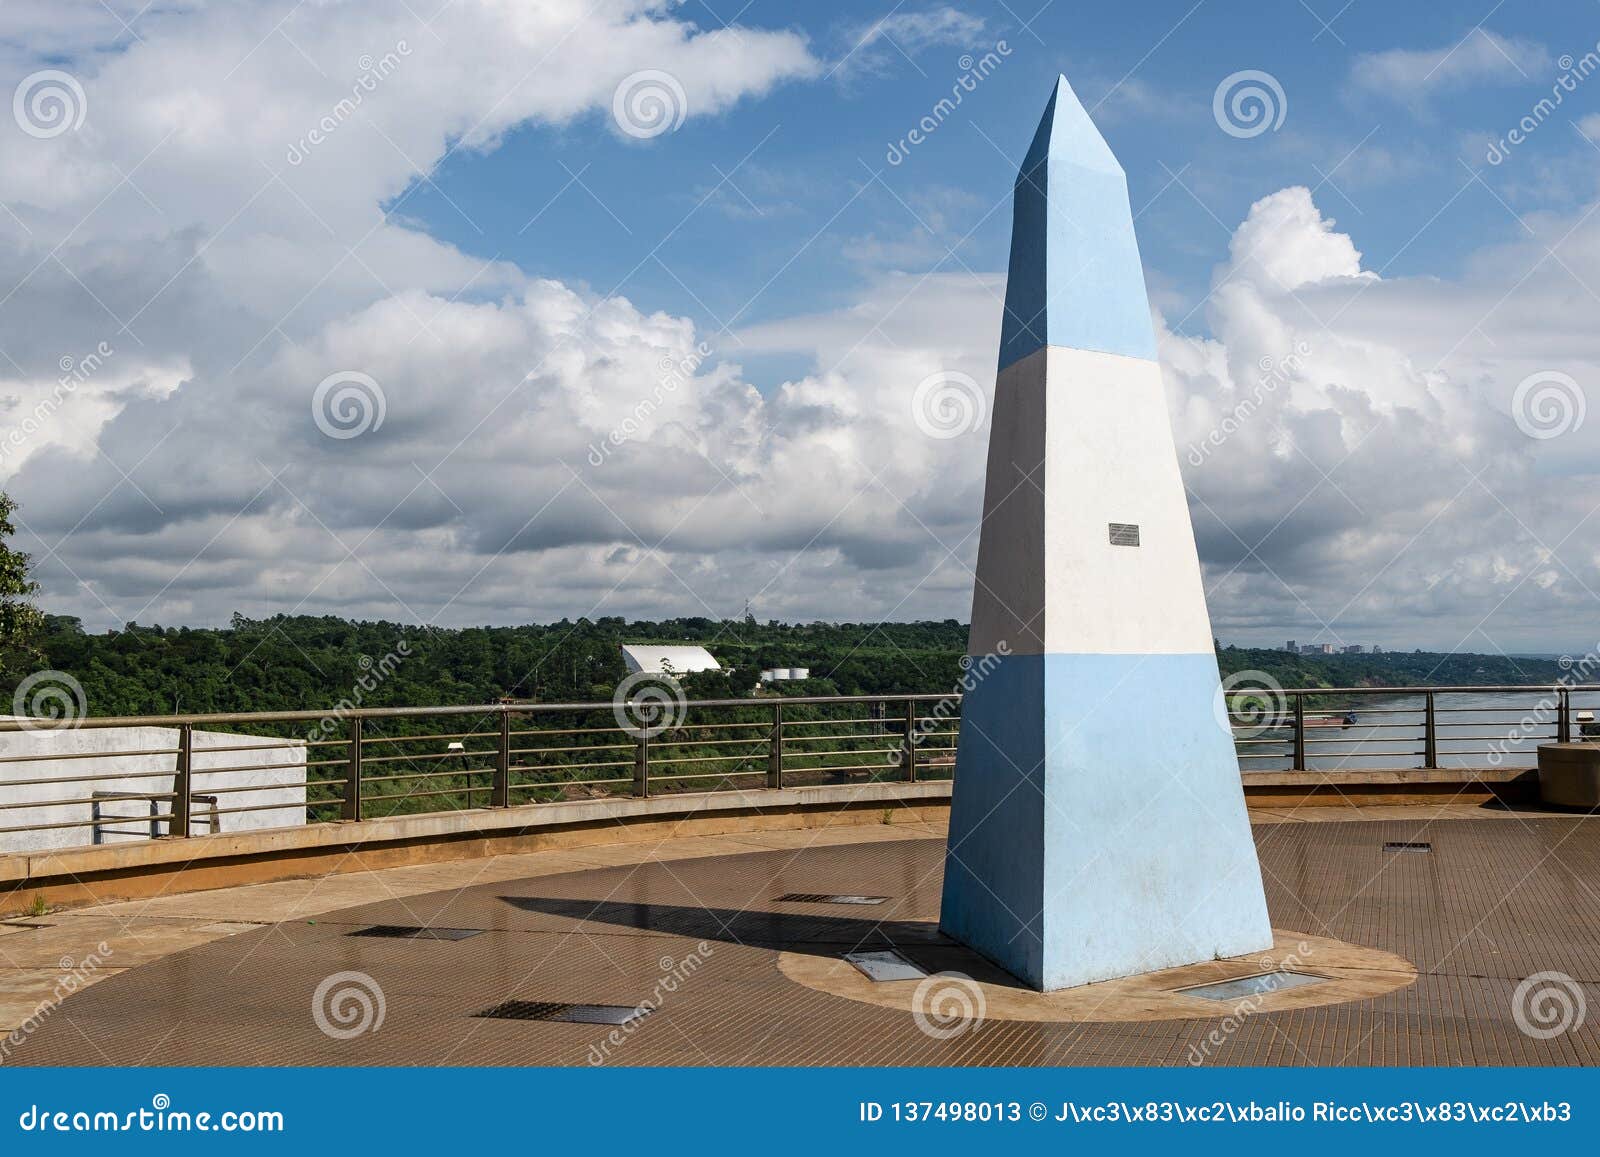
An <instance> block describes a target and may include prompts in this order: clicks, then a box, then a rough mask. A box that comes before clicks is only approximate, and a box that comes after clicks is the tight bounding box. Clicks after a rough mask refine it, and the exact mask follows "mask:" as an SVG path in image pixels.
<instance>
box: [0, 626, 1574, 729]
mask: <svg viewBox="0 0 1600 1157" xmlns="http://www.w3.org/2000/svg"><path fill="white" fill-rule="evenodd" d="M966 640H967V628H966V626H965V625H964V624H962V623H958V622H956V621H955V620H953V619H946V620H944V621H942V622H917V623H792V624H791V623H777V622H767V623H758V622H755V621H754V620H751V619H745V620H725V621H717V620H712V619H705V618H685V619H668V620H664V621H661V622H644V621H629V620H624V619H621V618H600V619H595V620H592V621H591V620H588V619H580V620H578V621H577V622H568V621H565V620H563V621H561V622H558V623H550V624H544V625H529V626H518V627H469V628H463V629H451V630H444V629H437V628H425V627H418V626H414V625H407V624H403V623H386V622H351V621H348V620H345V619H339V618H332V617H321V618H319V617H313V616H297V617H287V616H280V617H277V618H271V619H261V620H252V619H245V618H243V617H240V616H235V617H234V620H233V623H232V625H231V626H230V627H229V628H226V629H221V630H215V629H193V628H188V627H174V628H164V627H160V626H140V625H136V624H132V623H130V624H128V625H127V626H126V627H125V628H124V629H122V630H119V631H108V632H106V633H104V634H88V633H86V632H85V631H84V630H83V628H82V626H81V625H80V623H79V622H78V620H76V619H73V618H68V617H65V616H59V615H51V616H46V617H45V622H44V627H43V631H42V632H41V634H40V637H39V641H38V649H39V651H40V655H39V657H38V666H39V667H41V668H49V669H53V670H57V671H63V672H65V673H67V674H69V675H71V676H72V677H73V678H75V679H76V680H77V681H78V682H79V683H80V684H81V685H82V687H83V689H84V698H85V700H86V707H87V709H88V712H89V713H90V714H93V715H170V714H173V713H175V712H182V713H185V714H189V713H198V712H217V711H286V710H322V709H325V708H332V707H334V706H336V705H338V704H340V703H345V704H346V705H359V706H367V707H375V706H418V705H428V704H440V705H460V704H474V703H492V702H495V701H497V700H499V699H501V698H503V697H509V698H513V699H530V700H535V701H542V702H574V701H597V702H598V701H605V700H608V699H610V697H611V693H612V690H613V689H614V688H615V686H616V684H617V682H618V681H619V680H620V679H621V678H622V677H623V673H624V669H623V664H622V658H621V655H620V653H619V650H618V645H619V644H620V643H623V642H656V643H669V642H684V643H698V644H701V645H703V646H706V647H707V648H708V649H710V651H711V652H712V654H713V655H715V656H716V658H717V659H718V661H719V662H721V663H722V664H723V666H724V667H727V668H731V669H732V673H731V674H730V675H727V676H723V675H715V674H712V675H701V676H696V677H692V678H690V679H687V680H685V683H686V684H687V690H688V691H689V693H690V694H691V695H693V696H697V697H728V696H730V695H739V696H742V695H745V694H748V693H749V692H750V690H751V689H752V688H753V687H754V685H755V682H756V676H757V672H759V671H760V670H761V669H763V668H768V667H809V668H810V669H811V673H812V675H813V678H811V679H809V680H806V681H805V682H803V683H790V684H782V685H778V686H780V687H781V689H782V690H783V691H784V692H786V693H788V694H812V695H826V694H843V695H874V694H893V693H896V692H925V693H926V692H943V691H947V690H949V689H951V688H953V687H955V686H956V684H957V682H958V681H959V679H960V677H961V666H960V659H961V656H962V654H963V652H964V651H965V649H966ZM1218 660H1219V663H1220V665H1221V668H1222V672H1223V674H1224V675H1226V674H1230V673H1232V672H1235V671H1245V670H1252V671H1264V672H1266V673H1267V674H1268V675H1270V676H1272V677H1273V678H1274V679H1276V680H1277V681H1278V682H1279V683H1280V684H1281V685H1283V686H1285V687H1336V686H1375V687H1381V686H1405V685H1452V684H1454V685H1460V684H1491V683H1517V684H1530V683H1534V684H1537V683H1542V684H1549V683H1554V682H1556V681H1557V680H1558V679H1560V678H1562V677H1563V675H1565V674H1566V671H1565V670H1564V669H1563V668H1562V667H1561V666H1560V665H1559V664H1558V663H1557V662H1556V661H1554V660H1550V659H1524V658H1506V657H1501V656H1491V655H1460V654H1457V655H1446V654H1430V653H1424V652H1405V653H1401V652H1393V653H1386V654H1381V655H1292V654H1290V653H1288V652H1286V651H1272V650H1255V649H1247V648H1236V647H1223V648H1221V649H1220V650H1219V651H1218ZM27 673H28V672H27V671H26V670H25V669H20V668H16V669H12V670H9V671H7V672H6V674H5V678H6V679H8V680H9V683H8V684H7V686H6V687H5V688H4V690H5V691H6V692H8V693H9V692H11V691H13V690H14V689H15V686H16V684H17V682H18V681H19V680H20V679H21V678H22V677H23V676H25V675H26V674H27ZM367 685H370V686H367ZM352 701H353V702H352Z"/></svg>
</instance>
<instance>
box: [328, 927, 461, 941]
mask: <svg viewBox="0 0 1600 1157" xmlns="http://www.w3.org/2000/svg"><path fill="white" fill-rule="evenodd" d="M482 931H483V929H482V928H423V927H420V926H417V925H414V924H374V925H373V926H372V927H371V928H361V929H359V930H357V931H355V932H352V933H350V935H351V936H380V937H383V938H384V939H388V940H466V939H468V938H469V937H472V936H476V935H478V934H479V933H480V932H482Z"/></svg>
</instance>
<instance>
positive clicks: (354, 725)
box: [340, 715, 361, 820]
mask: <svg viewBox="0 0 1600 1157" xmlns="http://www.w3.org/2000/svg"><path fill="white" fill-rule="evenodd" d="M349 747H350V753H349V754H350V758H349V759H348V760H346V762H345V766H344V810H343V811H342V812H341V813H340V814H341V815H342V816H343V817H344V818H345V819H347V820H358V819H360V818H361V716H359V715H352V716H351V717H350V743H349Z"/></svg>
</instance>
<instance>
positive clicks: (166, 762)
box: [0, 727, 306, 854]
mask: <svg viewBox="0 0 1600 1157" xmlns="http://www.w3.org/2000/svg"><path fill="white" fill-rule="evenodd" d="M246 744H252V745H253V744H270V746H263V747H260V748H257V749H256V750H252V751H216V750H213V749H214V748H217V747H231V746H235V745H246ZM177 746H178V729H177V728H176V727H105V728H60V729H53V730H50V729H41V730H37V731H13V732H4V733H0V760H3V762H0V828H10V827H18V826H21V825H24V824H26V825H31V826H35V827H38V826H42V825H51V824H67V825H69V826H67V827H55V828H50V829H48V830H45V831H30V832H5V833H0V854H4V853H10V852H39V851H49V850H52V849H56V848H73V847H81V846H85V845H92V844H95V843H100V844H126V843H135V842H139V841H148V840H149V839H150V831H151V821H150V818H149V815H150V804H149V801H148V800H146V799H142V798H139V799H103V800H101V801H100V805H99V810H100V816H101V818H100V822H99V823H98V824H96V821H95V804H94V803H93V802H82V803H49V802H48V801H61V800H84V801H89V800H91V799H92V797H93V796H94V795H95V793H97V792H103V793H127V794H131V795H138V796H150V795H164V794H167V793H170V792H171V791H172V785H173V776H174V770H175V767H176V763H177V757H176V756H175V755H173V754H165V755H162V754H152V755H128V754H118V753H119V752H136V751H139V752H161V751H166V752H172V751H175V750H176V749H177ZM80 755H82V756H85V758H70V757H72V756H80ZM18 757H23V758H18ZM280 765H281V766H280ZM228 767H235V768H241V769H242V770H238V771H218V770H211V769H216V768H228ZM147 774H149V775H151V778H140V777H142V776H144V775H147ZM86 776H92V777H93V778H92V779H81V780H80V777H86ZM69 779H70V780H80V781H79V782H63V781H66V780H69ZM20 780H46V781H48V782H45V783H36V784H23V783H20V782H18V781H20ZM247 785H248V786H251V787H252V788H254V789H255V790H250V791H230V792H227V793H224V794H220V795H218V796H217V798H216V804H215V807H217V808H220V809H223V810H224V811H226V809H229V808H241V807H261V806H262V805H270V806H267V807H265V808H264V809H263V810H261V811H248V812H239V813H236V814H224V815H212V814H211V812H212V806H213V805H211V804H209V803H204V802H201V801H200V800H198V799H197V800H196V801H195V802H194V806H193V812H192V820H191V824H190V830H191V832H192V833H193V834H195V835H202V834H206V833H209V832H213V831H222V832H242V831H256V830H260V829H262V828H278V827H286V826H291V825H297V824H303V823H305V819H306V746H305V744H304V743H303V742H302V741H300V740H297V739H272V738H269V737H262V736H254V735H236V734H232V733H229V732H224V731H196V732H194V735H193V763H192V783H191V786H190V791H191V794H192V795H194V796H206V795H211V794H212V793H213V792H215V791H216V789H218V788H242V787H245V786H247ZM31 803H40V804H46V805H47V806H40V807H19V806H18V805H20V804H31ZM155 805H156V806H155V810H156V811H157V813H159V814H163V815H165V814H169V813H170V812H171V810H172V807H171V801H170V800H169V799H157V800H156V801H155ZM116 817H121V818H120V819H119V818H116ZM155 826H156V833H157V834H158V835H166V834H167V828H168V825H167V822H166V821H164V820H161V821H157V822H156V825H155ZM97 835H98V839H97Z"/></svg>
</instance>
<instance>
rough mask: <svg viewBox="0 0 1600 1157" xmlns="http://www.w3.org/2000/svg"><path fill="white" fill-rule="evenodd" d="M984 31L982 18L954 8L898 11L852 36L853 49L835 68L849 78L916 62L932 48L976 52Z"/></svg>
mask: <svg viewBox="0 0 1600 1157" xmlns="http://www.w3.org/2000/svg"><path fill="white" fill-rule="evenodd" d="M983 30H984V21H983V19H982V17H978V16H973V15H971V14H970V13H967V12H963V11H962V10H961V9H959V8H954V7H951V6H950V5H944V6H943V7H939V8H928V9H924V10H920V11H905V10H902V9H898V8H897V9H896V10H895V11H893V12H891V13H889V14H888V15H887V16H882V17H879V18H878V19H877V20H875V21H873V22H872V23H870V24H866V25H862V26H861V27H858V28H856V29H855V30H854V31H853V32H852V33H851V34H850V37H849V48H848V50H847V51H846V53H845V55H844V56H843V57H842V58H841V59H840V60H839V62H838V63H837V64H836V65H835V66H834V73H835V75H837V76H839V77H840V78H846V77H851V76H855V75H856V74H859V73H864V72H879V71H882V70H884V69H885V68H886V67H887V66H890V65H892V64H893V63H894V62H895V61H905V60H908V59H911V58H914V57H916V56H918V55H920V54H921V53H923V52H925V51H927V50H928V49H930V48H939V47H953V48H973V47H976V46H977V44H978V41H979V38H980V37H981V35H982V34H983ZM952 64H954V62H953V61H952ZM959 71H965V69H961V70H959Z"/></svg>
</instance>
